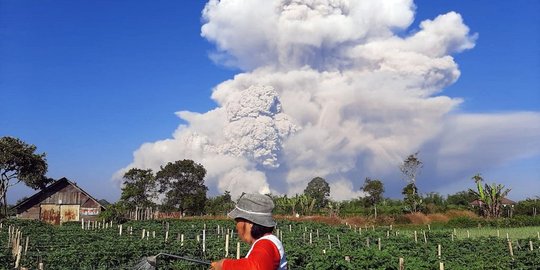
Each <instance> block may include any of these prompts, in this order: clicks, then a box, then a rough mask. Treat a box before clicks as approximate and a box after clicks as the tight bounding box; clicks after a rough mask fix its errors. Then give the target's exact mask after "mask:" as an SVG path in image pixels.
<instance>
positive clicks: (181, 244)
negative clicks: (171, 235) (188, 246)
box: [180, 234, 184, 246]
mask: <svg viewBox="0 0 540 270" xmlns="http://www.w3.org/2000/svg"><path fill="white" fill-rule="evenodd" d="M180 246H184V234H181V235H180Z"/></svg>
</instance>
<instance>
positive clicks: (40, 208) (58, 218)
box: [13, 178, 105, 224]
mask: <svg viewBox="0 0 540 270" xmlns="http://www.w3.org/2000/svg"><path fill="white" fill-rule="evenodd" d="M13 208H14V209H15V210H16V213H17V215H16V217H17V218H20V219H39V220H42V221H44V222H47V223H51V224H61V223H64V222H67V221H80V220H81V219H84V220H96V219H97V216H98V215H99V214H100V213H101V211H103V210H105V207H104V206H103V205H101V204H100V203H99V202H98V201H97V200H96V199H94V198H93V197H92V196H90V194H88V193H87V192H86V191H84V190H83V189H82V188H80V187H78V186H77V184H75V183H73V182H71V181H69V180H68V179H66V178H62V179H59V180H57V181H56V182H54V183H52V184H50V185H49V186H47V187H46V188H45V189H43V190H41V191H40V192H38V193H36V194H34V195H32V196H31V197H29V198H27V199H26V200H24V201H22V202H20V203H18V204H17V205H15V206H14V207H13Z"/></svg>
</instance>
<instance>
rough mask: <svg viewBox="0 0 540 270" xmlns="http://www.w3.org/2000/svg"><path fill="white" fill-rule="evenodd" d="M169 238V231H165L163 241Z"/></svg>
mask: <svg viewBox="0 0 540 270" xmlns="http://www.w3.org/2000/svg"><path fill="white" fill-rule="evenodd" d="M168 240H169V231H166V232H165V242H167V241H168Z"/></svg>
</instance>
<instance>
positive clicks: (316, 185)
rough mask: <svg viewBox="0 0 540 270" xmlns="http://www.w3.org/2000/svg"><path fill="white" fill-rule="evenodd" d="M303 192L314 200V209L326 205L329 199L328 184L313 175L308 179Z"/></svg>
mask: <svg viewBox="0 0 540 270" xmlns="http://www.w3.org/2000/svg"><path fill="white" fill-rule="evenodd" d="M304 194H305V195H307V196H309V197H310V198H312V199H314V200H315V205H314V209H315V210H320V209H322V208H323V207H326V206H327V205H328V201H329V199H330V185H328V182H326V180H325V179H324V178H322V177H315V178H313V179H311V181H309V183H308V184H307V187H306V189H305V190H304Z"/></svg>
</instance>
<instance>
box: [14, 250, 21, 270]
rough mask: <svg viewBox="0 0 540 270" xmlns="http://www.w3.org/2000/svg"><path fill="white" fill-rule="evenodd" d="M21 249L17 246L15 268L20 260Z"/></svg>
mask: <svg viewBox="0 0 540 270" xmlns="http://www.w3.org/2000/svg"><path fill="white" fill-rule="evenodd" d="M21 249H22V247H21V246H19V250H18V251H17V259H16V260H15V268H19V263H20V262H21Z"/></svg>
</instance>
